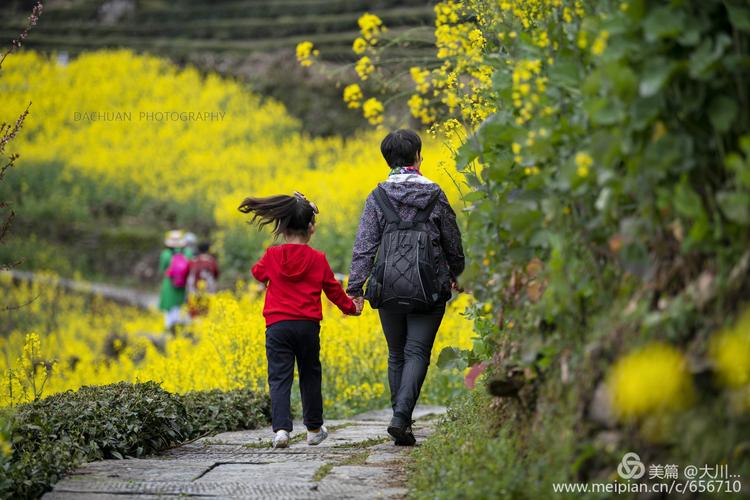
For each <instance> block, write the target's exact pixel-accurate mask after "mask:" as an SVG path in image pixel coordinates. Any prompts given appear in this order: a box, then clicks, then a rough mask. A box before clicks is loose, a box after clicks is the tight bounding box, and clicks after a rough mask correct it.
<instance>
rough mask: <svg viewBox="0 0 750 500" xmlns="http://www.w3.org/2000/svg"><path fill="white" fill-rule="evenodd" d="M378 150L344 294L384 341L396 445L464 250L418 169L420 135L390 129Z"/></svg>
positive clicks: (442, 203)
mask: <svg viewBox="0 0 750 500" xmlns="http://www.w3.org/2000/svg"><path fill="white" fill-rule="evenodd" d="M380 149H381V152H382V154H383V157H384V158H385V160H386V162H387V163H388V165H389V167H390V168H391V171H390V174H389V176H388V178H387V179H386V180H385V181H384V182H381V183H380V184H379V185H378V187H377V188H376V189H375V190H374V191H373V192H372V193H371V194H370V195H369V196H368V198H367V201H366V202H365V207H364V211H363V213H362V217H361V219H360V223H359V230H358V232H357V238H356V241H355V243H354V251H353V255H352V266H351V271H350V273H349V285H348V288H347V293H348V294H349V295H350V296H351V297H354V298H355V301H357V302H358V303H360V304H361V303H362V301H363V300H364V299H365V298H366V299H367V300H368V301H369V302H370V305H371V306H372V307H373V308H377V309H378V313H379V315H380V323H381V325H382V328H383V333H384V334H385V338H386V342H387V343H388V383H389V387H390V392H391V405H392V407H393V418H392V420H391V423H390V425H389V427H388V433H389V434H390V435H391V436H392V437H393V439H394V441H395V444H397V445H403V446H412V445H414V443H415V442H416V440H415V438H414V434H413V432H412V429H411V424H412V420H411V417H412V412H413V411H414V407H415V406H416V403H417V399H418V398H419V392H420V390H421V388H422V384H423V382H424V379H425V376H426V375H427V368H428V366H429V364H430V356H431V354H432V346H433V343H434V342H435V336H436V334H437V331H438V328H439V327H440V323H441V321H442V319H443V315H444V314H445V303H446V302H447V301H448V299H449V298H450V297H451V289H456V290H457V289H458V285H457V278H458V276H459V275H460V274H461V272H462V271H463V269H464V254H463V247H462V245H461V233H460V231H459V229H458V225H457V223H456V214H455V212H454V211H453V209H452V208H451V206H450V204H449V203H448V199H447V197H446V196H445V193H444V192H443V190H442V189H441V188H440V186H438V185H437V184H436V183H434V182H432V181H431V180H429V179H427V178H426V177H424V176H423V175H422V174H421V172H420V167H421V164H422V154H421V152H422V141H421V139H420V137H419V135H417V134H416V133H415V132H414V131H411V130H404V129H399V130H396V131H394V132H391V133H390V134H388V135H387V136H386V137H385V139H383V142H382V143H381V145H380ZM366 281H367V285H366V287H365V282H366ZM365 288H366V289H365ZM363 289H364V290H363Z"/></svg>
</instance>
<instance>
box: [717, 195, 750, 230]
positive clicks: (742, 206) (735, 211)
mask: <svg viewBox="0 0 750 500" xmlns="http://www.w3.org/2000/svg"><path fill="white" fill-rule="evenodd" d="M716 199H717V201H718V202H719V207H721V210H722V211H723V212H724V215H726V216H727V218H728V219H729V220H731V221H732V222H736V223H737V224H742V225H743V226H746V225H748V224H750V197H749V196H748V194H747V193H743V192H738V191H722V192H720V193H718V194H717V195H716Z"/></svg>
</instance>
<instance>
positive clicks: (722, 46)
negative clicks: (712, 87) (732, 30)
mask: <svg viewBox="0 0 750 500" xmlns="http://www.w3.org/2000/svg"><path fill="white" fill-rule="evenodd" d="M731 44H732V40H731V39H730V38H729V37H728V36H727V35H726V34H724V33H721V34H720V35H718V36H717V37H716V39H715V40H712V39H710V38H707V39H706V40H704V41H703V42H702V43H701V44H700V45H699V46H698V48H697V49H695V51H694V52H693V53H692V54H691V55H690V62H689V65H688V68H689V73H690V76H691V77H693V78H708V77H710V76H711V75H712V69H713V67H714V65H715V64H716V63H717V62H719V61H720V60H721V58H722V56H723V55H724V51H725V50H726V48H727V47H729V46H730V45H731Z"/></svg>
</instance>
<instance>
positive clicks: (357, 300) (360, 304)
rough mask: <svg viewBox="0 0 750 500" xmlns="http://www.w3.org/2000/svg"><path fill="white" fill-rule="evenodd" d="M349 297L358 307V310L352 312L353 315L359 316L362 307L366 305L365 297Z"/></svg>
mask: <svg viewBox="0 0 750 500" xmlns="http://www.w3.org/2000/svg"><path fill="white" fill-rule="evenodd" d="M349 298H350V299H352V302H354V306H355V308H356V312H355V313H354V314H352V316H359V315H361V314H362V309H363V308H364V305H365V299H364V297H352V296H351V295H349Z"/></svg>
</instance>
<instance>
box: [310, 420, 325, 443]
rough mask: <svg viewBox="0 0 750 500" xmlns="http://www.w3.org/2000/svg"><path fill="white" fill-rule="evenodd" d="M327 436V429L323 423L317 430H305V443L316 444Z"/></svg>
mask: <svg viewBox="0 0 750 500" xmlns="http://www.w3.org/2000/svg"><path fill="white" fill-rule="evenodd" d="M327 437H328V429H326V426H325V425H321V426H320V429H319V430H318V432H310V431H307V444H309V445H310V446H316V445H319V444H320V443H322V442H323V440H324V439H325V438H327Z"/></svg>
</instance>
